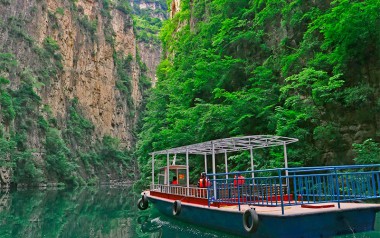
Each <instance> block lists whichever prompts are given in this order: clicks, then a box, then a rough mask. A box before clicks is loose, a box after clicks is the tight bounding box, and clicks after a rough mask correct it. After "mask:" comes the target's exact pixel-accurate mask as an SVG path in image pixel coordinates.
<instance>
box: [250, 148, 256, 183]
mask: <svg viewBox="0 0 380 238" xmlns="http://www.w3.org/2000/svg"><path fill="white" fill-rule="evenodd" d="M249 152H250V155H251V171H252V178H255V172H253V171H255V167H254V165H253V148H252V147H251V148H249ZM252 183H253V179H252Z"/></svg>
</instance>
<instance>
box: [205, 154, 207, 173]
mask: <svg viewBox="0 0 380 238" xmlns="http://www.w3.org/2000/svg"><path fill="white" fill-rule="evenodd" d="M205 173H206V174H207V154H206V153H205Z"/></svg>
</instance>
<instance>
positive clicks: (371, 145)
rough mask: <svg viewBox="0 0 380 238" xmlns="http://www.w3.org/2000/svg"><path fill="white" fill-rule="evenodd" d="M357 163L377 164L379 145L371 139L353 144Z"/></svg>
mask: <svg viewBox="0 0 380 238" xmlns="http://www.w3.org/2000/svg"><path fill="white" fill-rule="evenodd" d="M352 146H353V148H354V152H355V153H356V158H355V159H354V160H355V162H356V163H357V164H379V163H380V146H379V143H376V142H375V141H373V139H367V140H365V141H364V142H363V143H362V144H356V143H355V144H353V145H352Z"/></svg>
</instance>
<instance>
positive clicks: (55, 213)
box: [0, 188, 380, 238]
mask: <svg viewBox="0 0 380 238" xmlns="http://www.w3.org/2000/svg"><path fill="white" fill-rule="evenodd" d="M138 198H139V196H138V195H136V194H134V193H132V192H131V189H130V188H80V189H74V190H72V189H71V190H67V189H66V190H45V191H39V190H25V191H14V192H9V193H5V192H0V237H1V238H2V237H10V238H13V237H17V238H18V237H31V238H32V237H33V238H34V237H78V238H79V237H89V238H90V237H91V238H93V237H99V238H119V237H120V238H121V237H123V238H125V237H147V238H148V237H149V238H160V237H162V238H190V237H197V238H217V237H222V238H234V237H235V236H230V235H226V234H224V233H219V232H217V231H213V230H208V229H205V228H199V227H197V226H193V225H190V224H187V223H182V222H179V221H177V220H175V219H172V218H169V217H166V216H163V215H161V214H160V213H159V212H158V211H157V210H155V209H153V208H149V209H147V210H146V211H139V210H138V209H137V207H136V203H137V200H138ZM343 237H344V238H349V237H350V238H351V237H357V238H364V237H369V238H375V237H380V214H379V216H378V217H377V220H376V225H375V231H372V232H366V233H360V234H355V235H348V236H340V237H339V238H343Z"/></svg>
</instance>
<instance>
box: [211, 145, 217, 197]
mask: <svg viewBox="0 0 380 238" xmlns="http://www.w3.org/2000/svg"><path fill="white" fill-rule="evenodd" d="M212 173H213V174H214V176H213V179H214V182H213V185H214V198H215V199H217V195H216V175H215V173H216V167H215V145H214V143H212Z"/></svg>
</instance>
